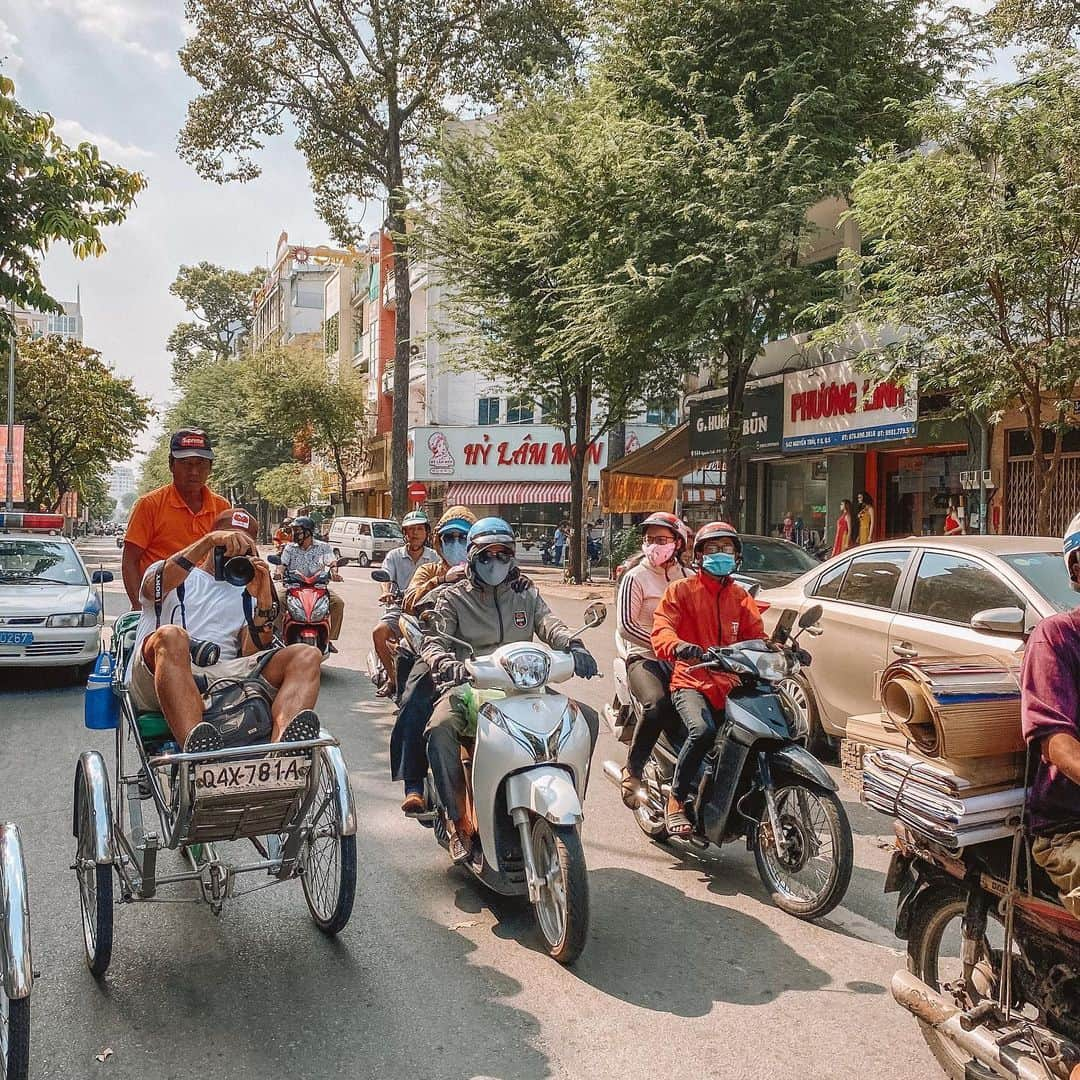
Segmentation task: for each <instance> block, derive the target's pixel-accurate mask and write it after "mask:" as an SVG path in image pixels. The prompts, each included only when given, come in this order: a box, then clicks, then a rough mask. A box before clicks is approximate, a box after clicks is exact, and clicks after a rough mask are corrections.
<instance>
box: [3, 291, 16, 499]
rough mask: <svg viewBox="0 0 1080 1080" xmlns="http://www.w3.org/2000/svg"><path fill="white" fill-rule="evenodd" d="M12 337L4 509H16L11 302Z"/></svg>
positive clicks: (13, 343)
mask: <svg viewBox="0 0 1080 1080" xmlns="http://www.w3.org/2000/svg"><path fill="white" fill-rule="evenodd" d="M10 312H11V326H10V328H9V330H8V333H9V335H10V337H11V341H10V347H9V349H8V377H7V446H5V447H4V472H5V482H4V509H5V510H7V511H8V513H10V512H11V511H12V510H14V509H15V301H14V300H12V301H11V307H10Z"/></svg>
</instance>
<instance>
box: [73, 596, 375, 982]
mask: <svg viewBox="0 0 1080 1080" xmlns="http://www.w3.org/2000/svg"><path fill="white" fill-rule="evenodd" d="M138 618H139V616H138V613H137V612H127V613H125V614H124V615H121V616H120V617H119V618H118V619H117V620H116V624H115V625H114V627H113V637H112V660H113V675H112V693H113V694H114V695H115V696H116V698H117V699H118V704H119V713H120V715H119V722H118V723H117V726H116V792H115V798H114V797H113V796H112V795H111V793H110V785H109V775H108V771H107V769H106V767H105V761H104V759H103V757H102V755H101V754H100V753H98V751H96V750H86V751H84V752H83V753H82V755H81V756H80V757H79V763H78V765H77V767H76V770H75V799H74V814H73V831H74V834H75V837H76V841H77V844H76V847H77V852H76V858H75V862H74V864H73V865H72V869H73V870H74V871H75V874H76V877H77V879H78V883H79V903H80V906H81V908H82V921H83V944H84V946H85V950H86V962H87V964H88V965H89V967H90V971H91V972H92V973H93V974H94V975H95V976H101V975H103V974H104V973H105V971H106V970H107V969H108V966H109V961H110V959H111V957H112V943H113V907H114V894H113V885H114V882H113V873H114V872H115V875H116V883H117V884H118V885H119V889H120V897H119V903H121V904H124V903H132V902H136V901H157V900H159V899H162V898H159V897H158V895H157V893H158V888H159V886H163V885H180V884H182V883H192V882H194V883H197V884H198V887H199V890H198V895H197V896H196V897H194V898H193V899H194V901H196V902H198V901H199V900H202V901H205V902H206V903H207V904H209V906H210V910H211V911H212V912H213V913H214V914H215V915H216V914H219V913H220V912H221V909H222V906H223V905H224V903H225V901H226V900H227V899H230V898H232V897H237V896H243V895H247V894H249V893H252V892H256V891H257V890H259V889H263V888H267V887H269V886H270V885H274V884H277V883H278V882H282V881H289V880H291V879H294V878H299V879H300V885H301V888H302V889H303V893H304V899H305V900H306V901H307V906H308V910H309V911H310V913H311V918H312V919H313V920H314V922H315V925H316V926H317V927H318V928H319V929H320V930H321V931H322V932H323V933H325V934H328V935H333V934H337V933H340V931H341V930H343V929H344V927H345V925H346V923H348V921H349V916H350V915H351V914H352V907H353V899H354V897H355V893H356V810H355V807H354V803H353V794H352V788H351V786H350V784H349V776H348V772H347V770H346V768H345V761H344V759H343V758H342V755H341V750H340V748H339V744H338V741H337V739H335V738H334V737H333V736H332V735H330V734H329V733H327V732H326V731H325V730H324V731H322V732H321V734H320V737H319V738H317V739H310V740H307V741H302V742H289V743H259V744H256V745H250V746H238V747H231V748H227V749H224V750H215V751H211V752H204V753H190V754H185V753H182V752H179V751H178V750H175V749H173V747H174V746H175V743H173V740H172V734H171V733H170V731H169V728H168V725H167V724H166V723H165V717H164V716H163V715H162V714H161V713H160V712H141V713H140V712H138V711H136V709H135V706H134V703H133V701H132V698H131V695H130V693H129V692H128V688H127V685H126V683H125V681H124V680H125V673H126V671H127V666H128V660H129V659H130V656H131V653H132V650H133V649H134V646H135V632H136V626H137V624H138ZM89 692H90V691H88V693H89ZM129 743H130V744H131V746H132V747H133V748H134V752H135V758H134V761H133V765H134V768H129V766H128V765H126V764H125V749H126V748H127V746H128V744H129ZM169 744H172V745H171V746H170V745H169ZM147 804H149V806H150V807H151V808H152V810H153V811H154V813H155V814H156V821H155V820H154V818H153V817H150V818H149V820H148V815H147V814H146V813H145V812H144V808H145V807H146V806H147ZM243 840H247V841H249V842H250V844H251V845H252V847H253V848H254V849H255V855H256V857H254V858H251V859H250V861H247V862H231V861H228V860H227V859H226V858H225V856H224V854H223V853H222V852H220V851H219V847H218V845H220V844H224V843H225V842H227V841H243ZM162 850H172V851H179V852H180V853H181V855H182V856H183V857H184V858H185V859H186V861H187V863H188V866H187V868H185V869H182V870H179V871H178V872H175V873H164V874H163V873H160V872H159V868H158V853H159V852H161V851H162ZM253 874H254V875H261V876H262V877H264V878H265V877H269V878H271V879H272V880H270V881H262V882H259V883H257V884H255V885H253V886H251V887H248V888H242V887H240V885H239V882H240V880H241V879H242V877H243V876H244V875H253ZM168 899H169V900H171V901H172V902H180V903H182V902H186V901H187V902H190V901H191V899H192V898H180V897H176V898H174V897H170V898H168Z"/></svg>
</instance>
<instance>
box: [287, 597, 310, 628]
mask: <svg viewBox="0 0 1080 1080" xmlns="http://www.w3.org/2000/svg"><path fill="white" fill-rule="evenodd" d="M285 603H286V606H287V607H288V609H289V617H290V618H291V619H295V620H296V621H297V622H307V612H306V611H304V605H303V604H302V603H300V598H299V597H297V596H290V597H289V598H288V599H287V600H286V601H285Z"/></svg>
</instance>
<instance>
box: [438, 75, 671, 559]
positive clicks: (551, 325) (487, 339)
mask: <svg viewBox="0 0 1080 1080" xmlns="http://www.w3.org/2000/svg"><path fill="white" fill-rule="evenodd" d="M609 89H610V88H609V87H607V86H605V85H603V84H601V85H600V86H598V87H594V88H583V87H581V86H577V87H571V88H570V89H568V90H567V92H566V93H555V92H552V93H550V94H548V95H546V96H543V97H541V98H539V99H538V100H536V101H535V102H533V103H532V104H530V105H528V106H526V107H524V108H521V109H518V110H516V111H512V112H507V113H504V114H503V116H502V117H501V118H500V121H499V123H498V124H497V125H495V126H493V127H490V128H488V129H486V130H481V131H480V133H478V134H476V135H473V136H469V135H465V134H460V133H459V134H457V135H455V137H453V138H451V139H448V140H446V142H445V144H444V146H443V149H442V156H441V160H440V164H439V166H438V168H437V170H436V172H437V176H438V180H439V184H440V187H439V192H440V197H439V203H438V206H437V207H433V208H432V210H431V213H430V220H429V222H428V224H427V225H426V226H425V227H424V228H423V229H422V230H421V236H422V239H423V243H424V245H425V246H426V248H427V250H428V254H429V255H430V257H432V258H434V259H435V260H436V261H437V262H439V263H440V265H442V266H444V267H446V268H447V276H448V280H449V282H450V283H451V286H450V288H448V289H447V290H446V291H445V292H444V294H443V295H444V297H445V298H446V303H447V306H448V308H449V311H450V313H451V316H452V318H451V320H450V322H449V324H448V325H447V326H444V327H442V328H440V329H441V332H442V333H443V334H444V336H445V337H446V338H447V341H448V343H449V348H450V351H451V353H452V355H453V356H454V362H455V363H456V364H458V365H459V366H464V367H469V368H473V369H478V370H483V371H484V372H485V373H487V374H489V375H490V376H492V377H494V378H496V379H497V380H498V381H499V382H500V384H501V385H503V386H505V387H506V388H507V390H508V391H510V392H511V393H513V394H516V395H520V396H522V397H524V398H525V400H527V401H533V402H541V401H543V402H547V403H548V408H549V409H550V416H551V419H552V422H553V423H555V424H556V425H557V426H558V427H560V428H561V429H562V433H563V440H564V445H565V447H566V451H567V467H568V471H569V478H570V484H571V513H570V521H571V525H572V527H573V528H574V530H575V535H576V536H578V537H581V538H584V536H585V529H584V527H583V519H584V505H585V499H584V496H585V491H586V486H587V484H588V473H589V470H588V462H589V460H590V456H591V453H592V450H593V448H594V447H595V446H596V444H597V443H598V442H599V441H600V440H601V439H603V438H604V437H605V436H607V435H609V433H610V431H611V429H612V427H614V426H616V425H618V424H621V423H622V422H624V421H625V420H626V419H628V418H629V417H630V416H632V415H633V414H634V413H636V412H638V411H639V410H640V408H641V406H642V404H643V403H644V402H645V401H646V400H647V399H649V398H652V397H662V396H665V395H667V394H669V393H670V392H671V391H672V389H673V387H675V386H677V385H678V381H679V377H680V374H681V371H682V370H683V369H684V368H685V367H686V366H687V365H688V364H689V362H690V359H691V358H690V356H689V354H687V353H685V352H684V353H682V354H681V355H676V354H675V353H674V352H671V353H668V354H667V355H664V356H661V354H660V353H659V352H658V351H657V341H656V336H657V333H656V331H657V327H656V326H655V325H653V324H650V323H647V322H645V321H639V320H635V319H634V318H633V315H632V313H631V312H628V311H625V310H624V311H623V312H622V313H621V314H622V320H621V321H620V322H614V321H613V320H611V319H610V318H609V313H608V311H607V310H606V309H603V308H600V307H598V306H596V305H589V304H588V303H586V302H584V298H586V297H588V296H591V295H594V294H595V293H596V291H597V290H602V289H604V288H605V286H606V284H607V283H608V282H609V281H610V280H611V278H612V276H613V275H620V274H622V273H624V269H625V264H626V260H627V258H628V256H629V254H630V253H631V252H632V251H633V248H634V244H635V234H636V227H637V221H636V218H635V212H636V211H639V209H640V206H639V204H638V205H636V201H637V188H638V184H639V182H640V178H641V176H642V175H643V174H644V173H646V172H647V171H648V170H649V169H655V168H657V167H659V164H660V163H659V161H658V157H657V155H655V154H653V153H652V152H651V148H650V147H649V138H648V136H649V131H648V129H647V127H646V125H644V124H642V123H640V122H637V121H634V120H626V119H623V118H620V117H619V116H618V114H617V110H616V109H615V106H614V103H613V100H612V98H611V96H610V93H609ZM568 297H569V298H571V301H570V302H568V301H567V298H568ZM575 300H580V301H581V302H580V303H579V302H574V301H575ZM570 569H571V574H572V575H573V576H574V578H575V580H581V577H582V571H583V562H582V545H580V544H576V545H574V547H573V548H572V550H571V562H570Z"/></svg>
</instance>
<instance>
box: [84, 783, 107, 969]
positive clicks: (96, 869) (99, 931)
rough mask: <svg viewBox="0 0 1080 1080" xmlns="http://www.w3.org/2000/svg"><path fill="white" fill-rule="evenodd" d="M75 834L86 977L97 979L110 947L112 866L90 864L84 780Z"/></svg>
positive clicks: (91, 841) (91, 850)
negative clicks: (88, 969)
mask: <svg viewBox="0 0 1080 1080" xmlns="http://www.w3.org/2000/svg"><path fill="white" fill-rule="evenodd" d="M76 799H77V814H78V816H77V819H76V820H77V821H78V832H77V834H76V845H77V847H76V855H75V874H76V877H77V878H78V882H79V908H80V910H81V912H82V926H83V950H84V951H85V953H86V965H87V967H89V968H90V974H91V975H93V976H94V977H95V978H100V977H101V976H102V975H104V974H105V972H106V971H108V969H109V963H110V962H111V960H112V947H113V878H112V866H111V865H108V864H105V865H102V864H99V863H96V862H95V861H94V834H93V828H92V827H91V824H90V793H89V792H88V791H87V790H86V781H85V780H82V779H80V781H79V784H78V786H77V788H76Z"/></svg>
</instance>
